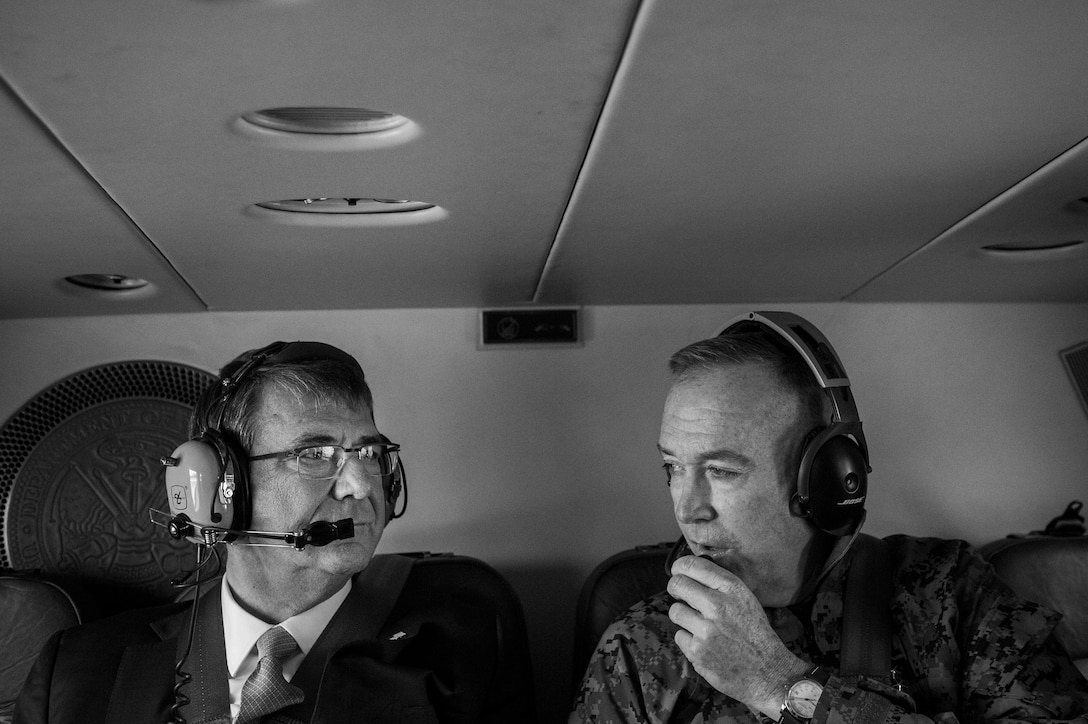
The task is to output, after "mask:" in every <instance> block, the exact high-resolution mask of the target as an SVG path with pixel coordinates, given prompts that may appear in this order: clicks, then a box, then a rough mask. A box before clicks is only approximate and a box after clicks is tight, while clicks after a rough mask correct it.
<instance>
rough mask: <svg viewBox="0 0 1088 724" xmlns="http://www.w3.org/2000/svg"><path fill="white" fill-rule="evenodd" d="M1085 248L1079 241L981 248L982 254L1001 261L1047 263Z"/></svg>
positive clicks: (1005, 244)
mask: <svg viewBox="0 0 1088 724" xmlns="http://www.w3.org/2000/svg"><path fill="white" fill-rule="evenodd" d="M1086 248H1088V247H1086V246H1085V243H1084V241H1083V240H1081V239H1070V240H1062V241H1016V242H1004V243H999V244H986V245H985V246H983V247H981V249H982V252H983V253H984V254H988V255H989V256H992V257H997V258H1001V259H1010V260H1011V259H1015V260H1018V261H1019V260H1023V261H1049V260H1054V259H1064V258H1066V257H1068V256H1069V255H1070V254H1079V253H1080V252H1082V251H1084V250H1085V249H1086Z"/></svg>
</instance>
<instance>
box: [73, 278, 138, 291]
mask: <svg viewBox="0 0 1088 724" xmlns="http://www.w3.org/2000/svg"><path fill="white" fill-rule="evenodd" d="M64 279H65V281H67V282H69V283H70V284H75V285H76V286H78V287H85V288H87V289H99V290H103V291H108V292H131V291H135V290H137V289H143V288H144V287H146V286H147V285H148V284H149V282H148V281H147V280H146V279H138V278H136V277H127V276H125V275H124V274H74V275H72V276H69V277H64Z"/></svg>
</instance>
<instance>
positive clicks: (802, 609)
mask: <svg viewBox="0 0 1088 724" xmlns="http://www.w3.org/2000/svg"><path fill="white" fill-rule="evenodd" d="M885 541H886V542H887V544H888V547H889V553H890V557H891V562H892V568H893V572H892V582H893V586H894V589H895V594H894V597H893V600H892V604H891V605H892V620H893V625H892V628H893V631H892V637H893V640H892V662H891V663H892V669H893V673H892V674H890V675H889V676H887V677H882V678H879V679H877V678H870V677H864V676H851V677H844V676H841V675H839V674H838V673H834V674H832V676H831V678H830V679H829V681H828V682H827V684H826V686H825V688H824V695H823V697H822V698H821V699H820V702H819V705H818V707H817V709H816V713H815V715H814V717H813V719H812V724H884V723H887V724H899V723H900V722H904V723H909V724H919V723H921V722H928V721H936V722H938V724H955V722H961V723H962V724H977V723H979V722H999V721H1000V722H1056V721H1072V720H1076V721H1077V722H1078V723H1079V724H1088V714H1086V712H1088V682H1086V681H1085V679H1084V678H1083V677H1082V676H1081V675H1080V673H1079V672H1078V671H1077V669H1076V667H1075V665H1074V664H1073V662H1072V661H1071V660H1070V658H1069V656H1068V654H1067V653H1066V652H1065V650H1064V649H1063V648H1062V646H1061V644H1060V643H1059V642H1058V641H1057V639H1055V638H1054V636H1053V634H1052V632H1053V630H1054V627H1055V625H1056V624H1057V621H1058V619H1059V618H1060V614H1057V613H1055V612H1053V611H1051V610H1050V609H1048V608H1045V607H1043V606H1040V605H1038V604H1035V603H1030V602H1028V601H1024V600H1021V599H1018V598H1016V597H1015V596H1014V595H1013V594H1012V593H1011V592H1010V591H1009V589H1008V588H1007V587H1006V586H1005V584H1004V583H1002V582H1001V581H1000V580H998V579H997V578H996V577H995V576H994V574H993V569H992V568H991V567H990V566H989V564H987V563H986V562H985V561H983V560H982V559H981V558H980V557H979V556H978V555H977V554H975V553H974V551H973V550H972V549H971V548H970V547H969V546H968V545H967V544H966V543H964V542H962V541H950V540H938V539H934V538H912V537H908V536H891V537H889V538H886V539H885ZM852 560H853V551H850V552H848V553H847V554H846V556H844V557H843V559H842V560H841V561H840V563H839V564H838V565H836V566H835V567H833V568H832V569H831V570H830V571H829V572H827V573H826V574H825V577H824V578H823V579H822V580H821V581H820V582H819V585H818V586H817V588H816V591H815V593H814V595H812V596H810V597H809V598H808V600H806V601H805V602H803V603H801V604H798V605H795V606H790V607H789V608H780V609H766V613H767V616H768V619H769V620H770V622H771V625H772V626H773V627H774V629H775V631H776V632H777V633H778V635H779V637H780V638H781V639H782V641H783V642H784V643H785V644H786V646H787V647H788V648H789V649H790V651H792V652H793V653H794V654H795V655H796V656H798V657H800V658H802V659H805V660H806V661H808V662H811V663H813V664H819V665H821V666H825V667H828V668H830V669H832V670H833V671H835V672H837V671H838V664H839V650H840V630H841V617H842V608H843V590H844V582H845V578H846V572H847V571H848V570H849V566H850V563H851V561H852ZM671 602H672V599H671V598H670V597H669V595H668V594H667V593H665V592H662V593H660V594H657V595H655V596H652V597H650V598H648V599H646V600H645V601H642V602H641V603H639V604H637V605H635V606H633V607H632V608H631V609H630V610H628V611H627V612H626V613H625V614H623V615H622V616H621V617H619V618H618V619H617V620H616V621H614V622H613V623H612V625H611V626H610V627H609V628H608V629H607V630H606V631H605V633H604V635H603V636H602V637H601V641H600V643H599V644H598V645H597V650H596V652H595V653H594V654H593V659H592V661H591V662H590V664H589V667H588V669H587V671H586V675H585V678H584V680H583V682H582V686H581V690H580V691H579V693H578V697H577V699H576V701H575V707H574V711H573V712H572V713H571V716H570V720H569V721H570V724H575V723H576V722H598V723H599V724H620V723H621V722H622V723H634V722H639V723H645V724H687V723H689V722H691V723H695V722H698V723H700V724H760V717H758V716H757V715H755V714H753V713H752V712H751V711H750V710H749V709H748V707H746V706H745V705H744V704H741V703H740V702H737V701H736V700H734V699H731V698H729V697H728V696H726V695H724V694H721V693H719V692H718V691H716V690H714V689H713V688H711V687H710V685H709V684H707V682H706V681H705V680H704V679H703V678H702V677H701V676H699V674H697V673H696V672H695V670H694V669H693V668H692V666H691V664H690V663H688V661H687V659H686V658H685V657H684V655H683V654H682V653H681V652H680V649H679V648H678V647H677V646H676V644H675V643H674V641H673V634H674V632H675V631H676V628H677V627H676V625H675V624H673V623H672V622H671V621H670V620H669V617H668V609H669V605H670V604H671ZM765 721H766V720H765Z"/></svg>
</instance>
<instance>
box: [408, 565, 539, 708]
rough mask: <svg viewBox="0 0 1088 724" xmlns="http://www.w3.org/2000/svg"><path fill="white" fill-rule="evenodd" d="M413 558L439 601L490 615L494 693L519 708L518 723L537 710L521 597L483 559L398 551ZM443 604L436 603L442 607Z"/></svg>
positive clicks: (422, 576) (416, 566)
mask: <svg viewBox="0 0 1088 724" xmlns="http://www.w3.org/2000/svg"><path fill="white" fill-rule="evenodd" d="M401 555H405V556H410V557H412V558H415V559H417V560H416V563H415V569H416V570H417V571H418V572H419V574H420V577H421V578H424V579H426V580H427V582H428V586H429V587H430V588H433V590H434V591H435V592H436V593H438V594H439V595H441V596H442V598H443V599H456V600H459V601H462V602H467V603H468V604H470V605H472V606H474V607H477V608H480V609H484V610H487V611H490V612H492V613H494V615H495V624H496V626H497V627H498V633H499V649H500V650H499V655H500V661H499V668H498V670H499V672H500V673H499V679H498V681H497V682H496V685H495V690H494V695H495V696H497V697H501V698H503V699H506V700H509V701H516V702H518V703H520V704H523V705H524V712H526V713H525V714H524V716H523V718H522V721H524V722H526V724H533V720H531V719H529V718H528V717H529V716H530V714H529V713H530V712H535V711H536V695H535V686H534V682H533V667H532V660H531V658H530V654H529V634H528V627H527V626H526V624H525V612H524V610H523V609H522V606H521V599H519V598H518V595H517V592H516V591H515V590H514V588H513V587H512V586H511V585H510V583H509V581H507V580H506V578H505V577H503V575H502V574H501V573H499V572H498V571H497V570H495V569H494V568H492V567H491V566H490V565H488V564H487V563H484V562H483V561H481V560H479V559H477V558H472V557H470V556H462V555H455V554H453V553H438V554H435V553H429V552H427V553H402V554H401ZM441 603H442V601H441V600H437V599H436V601H435V604H436V605H441Z"/></svg>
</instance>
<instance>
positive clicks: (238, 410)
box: [190, 352, 374, 454]
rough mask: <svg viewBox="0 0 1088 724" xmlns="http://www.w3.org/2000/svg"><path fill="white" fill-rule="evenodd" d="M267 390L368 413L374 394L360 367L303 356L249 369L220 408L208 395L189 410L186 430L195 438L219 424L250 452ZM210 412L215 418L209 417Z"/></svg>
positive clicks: (234, 363) (227, 371) (236, 362)
mask: <svg viewBox="0 0 1088 724" xmlns="http://www.w3.org/2000/svg"><path fill="white" fill-rule="evenodd" d="M249 354H250V352H247V353H246V354H244V355H241V356H240V357H238V358H237V359H235V360H233V361H232V362H230V363H228V364H227V365H226V366H224V367H223V370H222V371H221V372H220V379H222V378H223V377H225V376H229V375H230V374H231V373H232V372H233V370H235V369H237V368H238V367H239V366H240V362H244V361H245V360H246V359H247V358H248V357H247V356H248V355H249ZM215 386H216V387H217V386H218V385H215ZM268 388H279V389H280V390H283V391H284V392H287V393H288V394H290V395H293V396H294V397H295V399H297V400H312V401H314V402H317V403H318V404H321V405H336V406H345V407H350V408H358V407H361V406H364V405H365V406H366V408H367V409H369V410H370V412H371V414H373V412H374V397H373V395H372V394H371V391H370V386H369V385H368V384H367V382H366V377H365V376H364V374H363V371H362V369H361V368H360V367H358V366H355V365H350V364H348V363H347V362H344V361H342V360H338V359H335V358H323V357H322V358H314V359H305V360H298V361H294V362H280V363H274V364H270V365H266V366H260V367H257V368H256V369H254V370H251V371H250V372H249V373H248V374H246V376H245V377H244V378H243V379H242V380H241V381H240V383H239V385H238V387H237V388H236V389H234V390H233V391H232V393H231V394H230V395H229V397H228V399H227V401H226V403H225V405H222V409H221V410H220V409H218V408H219V407H220V405H219V403H218V401H219V399H221V397H216V396H214V395H213V396H212V397H211V398H206V399H204V400H201V403H200V404H198V405H197V407H196V409H195V410H194V411H193V416H192V420H191V423H190V428H191V429H190V434H191V435H193V436H194V437H195V436H197V435H199V434H200V433H201V432H202V431H203V430H205V429H208V428H209V427H210V428H213V429H215V428H216V427H217V426H218V428H217V432H219V433H220V434H221V435H223V436H225V437H228V438H233V439H234V441H235V442H236V443H238V444H241V446H242V448H243V449H244V450H246V451H247V452H248V453H250V454H252V452H253V451H252V446H253V443H254V441H255V440H256V436H257V429H256V416H257V412H258V410H259V406H260V404H261V399H262V396H263V392H264V390H266V389H268ZM210 416H214V418H212V419H210Z"/></svg>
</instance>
